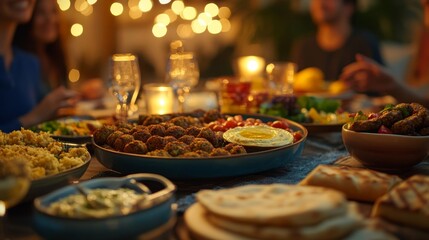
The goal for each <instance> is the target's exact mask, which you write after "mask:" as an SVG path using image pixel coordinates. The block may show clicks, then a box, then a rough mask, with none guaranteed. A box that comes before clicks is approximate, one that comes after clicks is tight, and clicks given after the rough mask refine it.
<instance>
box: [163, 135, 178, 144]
mask: <svg viewBox="0 0 429 240" xmlns="http://www.w3.org/2000/svg"><path fill="white" fill-rule="evenodd" d="M174 141H177V138H175V137H173V136H165V137H164V144H165V145H167V143H169V142H174Z"/></svg>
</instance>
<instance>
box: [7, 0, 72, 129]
mask: <svg viewBox="0 0 429 240" xmlns="http://www.w3.org/2000/svg"><path fill="white" fill-rule="evenodd" d="M35 2H36V1H35V0H2V1H0V104H1V106H2V110H1V111H0V130H2V131H4V132H10V131H12V130H18V129H19V128H21V127H24V128H28V127H30V126H33V125H35V124H38V123H41V122H44V121H47V120H50V119H52V118H55V117H56V116H57V111H58V110H59V109H60V108H64V107H70V106H73V105H75V104H76V101H77V97H78V95H77V93H76V92H75V91H71V90H68V89H66V88H65V87H63V86H60V87H57V88H55V89H54V90H52V91H51V92H49V93H46V92H45V91H44V89H43V87H42V80H41V68H40V62H39V60H38V59H37V58H36V57H35V56H33V55H32V54H30V53H27V52H25V51H23V50H21V49H20V48H18V47H15V46H13V45H12V40H13V36H14V34H15V31H16V28H17V26H18V24H20V23H25V22H28V21H29V20H30V18H31V15H32V12H33V9H34V6H35Z"/></svg>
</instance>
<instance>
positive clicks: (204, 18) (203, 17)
mask: <svg viewBox="0 0 429 240" xmlns="http://www.w3.org/2000/svg"><path fill="white" fill-rule="evenodd" d="M198 20H200V21H201V24H204V25H206V26H207V25H209V23H210V22H211V21H212V17H211V15H210V14H208V13H205V12H203V13H200V14H199V15H198Z"/></svg>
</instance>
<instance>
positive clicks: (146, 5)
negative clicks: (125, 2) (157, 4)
mask: <svg viewBox="0 0 429 240" xmlns="http://www.w3.org/2000/svg"><path fill="white" fill-rule="evenodd" d="M152 7H153V3H152V1H151V0H140V2H139V9H140V10H141V11H142V12H149V11H150V10H152Z"/></svg>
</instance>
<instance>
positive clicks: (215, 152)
mask: <svg viewBox="0 0 429 240" xmlns="http://www.w3.org/2000/svg"><path fill="white" fill-rule="evenodd" d="M230 155H231V153H230V152H228V151H227V150H225V149H223V148H214V149H213V150H212V151H211V153H210V156H212V157H215V156H230Z"/></svg>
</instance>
